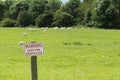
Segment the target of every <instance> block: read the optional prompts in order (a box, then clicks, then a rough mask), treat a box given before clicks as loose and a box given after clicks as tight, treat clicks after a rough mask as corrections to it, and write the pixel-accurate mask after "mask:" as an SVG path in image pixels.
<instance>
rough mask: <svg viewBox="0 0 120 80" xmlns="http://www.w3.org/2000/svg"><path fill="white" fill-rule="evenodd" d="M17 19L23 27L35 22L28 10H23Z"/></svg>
mask: <svg viewBox="0 0 120 80" xmlns="http://www.w3.org/2000/svg"><path fill="white" fill-rule="evenodd" d="M17 21H18V23H19V25H21V26H22V27H25V26H29V25H31V24H32V23H33V16H32V15H31V14H30V13H28V12H27V11H21V12H20V13H19V15H18V18H17Z"/></svg>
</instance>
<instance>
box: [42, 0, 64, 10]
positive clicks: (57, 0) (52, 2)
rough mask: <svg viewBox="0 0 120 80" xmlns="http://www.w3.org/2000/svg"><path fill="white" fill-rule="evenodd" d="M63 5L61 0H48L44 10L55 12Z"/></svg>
mask: <svg viewBox="0 0 120 80" xmlns="http://www.w3.org/2000/svg"><path fill="white" fill-rule="evenodd" d="M61 5H62V2H61V0H48V3H47V4H46V5H45V10H44V12H55V11H57V10H59V9H60V7H61Z"/></svg>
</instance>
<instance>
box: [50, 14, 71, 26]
mask: <svg viewBox="0 0 120 80" xmlns="http://www.w3.org/2000/svg"><path fill="white" fill-rule="evenodd" d="M72 25H73V16H72V15H70V14H69V13H66V12H56V14H55V15H54V22H53V23H52V26H59V27H61V26H63V27H69V26H72Z"/></svg>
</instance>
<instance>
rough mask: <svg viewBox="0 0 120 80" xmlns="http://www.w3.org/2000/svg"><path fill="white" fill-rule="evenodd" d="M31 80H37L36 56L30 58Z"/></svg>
mask: <svg viewBox="0 0 120 80" xmlns="http://www.w3.org/2000/svg"><path fill="white" fill-rule="evenodd" d="M31 80H38V74H37V56H31Z"/></svg>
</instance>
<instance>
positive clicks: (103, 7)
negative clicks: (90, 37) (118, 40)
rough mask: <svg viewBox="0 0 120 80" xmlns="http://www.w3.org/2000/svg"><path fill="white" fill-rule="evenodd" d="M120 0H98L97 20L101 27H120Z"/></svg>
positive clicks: (97, 24) (98, 25)
mask: <svg viewBox="0 0 120 80" xmlns="http://www.w3.org/2000/svg"><path fill="white" fill-rule="evenodd" d="M119 6H120V0H98V3H97V7H96V15H95V18H94V19H95V22H96V26H97V27H100V28H120V7H119Z"/></svg>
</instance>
